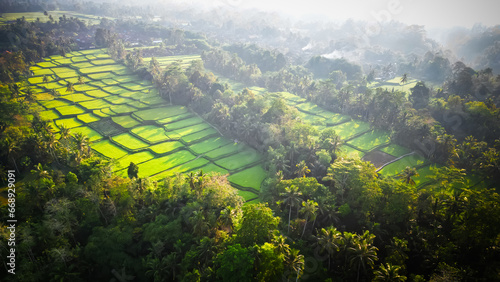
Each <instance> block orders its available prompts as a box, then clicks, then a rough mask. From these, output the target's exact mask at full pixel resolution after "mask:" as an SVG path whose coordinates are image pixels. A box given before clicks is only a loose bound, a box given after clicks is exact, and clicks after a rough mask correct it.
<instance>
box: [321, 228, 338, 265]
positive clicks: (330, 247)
mask: <svg viewBox="0 0 500 282" xmlns="http://www.w3.org/2000/svg"><path fill="white" fill-rule="evenodd" d="M340 236H341V233H340V232H339V231H338V230H337V228H335V227H328V229H325V228H321V231H320V234H319V236H318V237H316V239H317V241H318V242H317V244H318V246H319V247H320V248H321V251H326V252H327V253H328V269H330V260H331V257H332V255H333V252H334V251H338V250H339V241H340V240H341V238H340Z"/></svg>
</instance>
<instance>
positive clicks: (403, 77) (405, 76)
mask: <svg viewBox="0 0 500 282" xmlns="http://www.w3.org/2000/svg"><path fill="white" fill-rule="evenodd" d="M407 81H408V75H407V74H406V73H405V74H403V76H402V77H401V83H402V84H405V83H406V82H407Z"/></svg>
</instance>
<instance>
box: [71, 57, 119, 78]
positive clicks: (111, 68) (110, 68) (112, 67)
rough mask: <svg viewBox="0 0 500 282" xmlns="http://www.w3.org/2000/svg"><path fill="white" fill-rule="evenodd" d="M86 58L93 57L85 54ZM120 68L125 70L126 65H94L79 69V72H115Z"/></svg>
mask: <svg viewBox="0 0 500 282" xmlns="http://www.w3.org/2000/svg"><path fill="white" fill-rule="evenodd" d="M87 58H90V59H93V58H92V57H89V56H87ZM120 70H126V67H125V66H122V65H118V64H115V65H104V66H94V67H89V68H83V69H80V72H81V73H83V74H91V73H97V72H109V71H112V72H114V73H116V71H120Z"/></svg>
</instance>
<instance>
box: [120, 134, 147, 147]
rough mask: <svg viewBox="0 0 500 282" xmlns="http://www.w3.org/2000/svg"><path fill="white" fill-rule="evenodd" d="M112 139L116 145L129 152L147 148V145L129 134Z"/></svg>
mask: <svg viewBox="0 0 500 282" xmlns="http://www.w3.org/2000/svg"><path fill="white" fill-rule="evenodd" d="M112 139H113V141H115V142H116V143H118V144H120V145H122V146H123V147H125V148H127V149H129V150H131V151H133V150H137V149H141V148H145V147H147V146H149V144H147V143H145V142H143V141H141V140H140V139H137V138H135V137H134V136H132V135H130V133H122V134H120V135H116V136H113V137H112Z"/></svg>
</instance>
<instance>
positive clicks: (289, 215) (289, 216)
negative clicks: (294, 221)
mask: <svg viewBox="0 0 500 282" xmlns="http://www.w3.org/2000/svg"><path fill="white" fill-rule="evenodd" d="M290 218H292V205H290V212H288V234H290Z"/></svg>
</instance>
